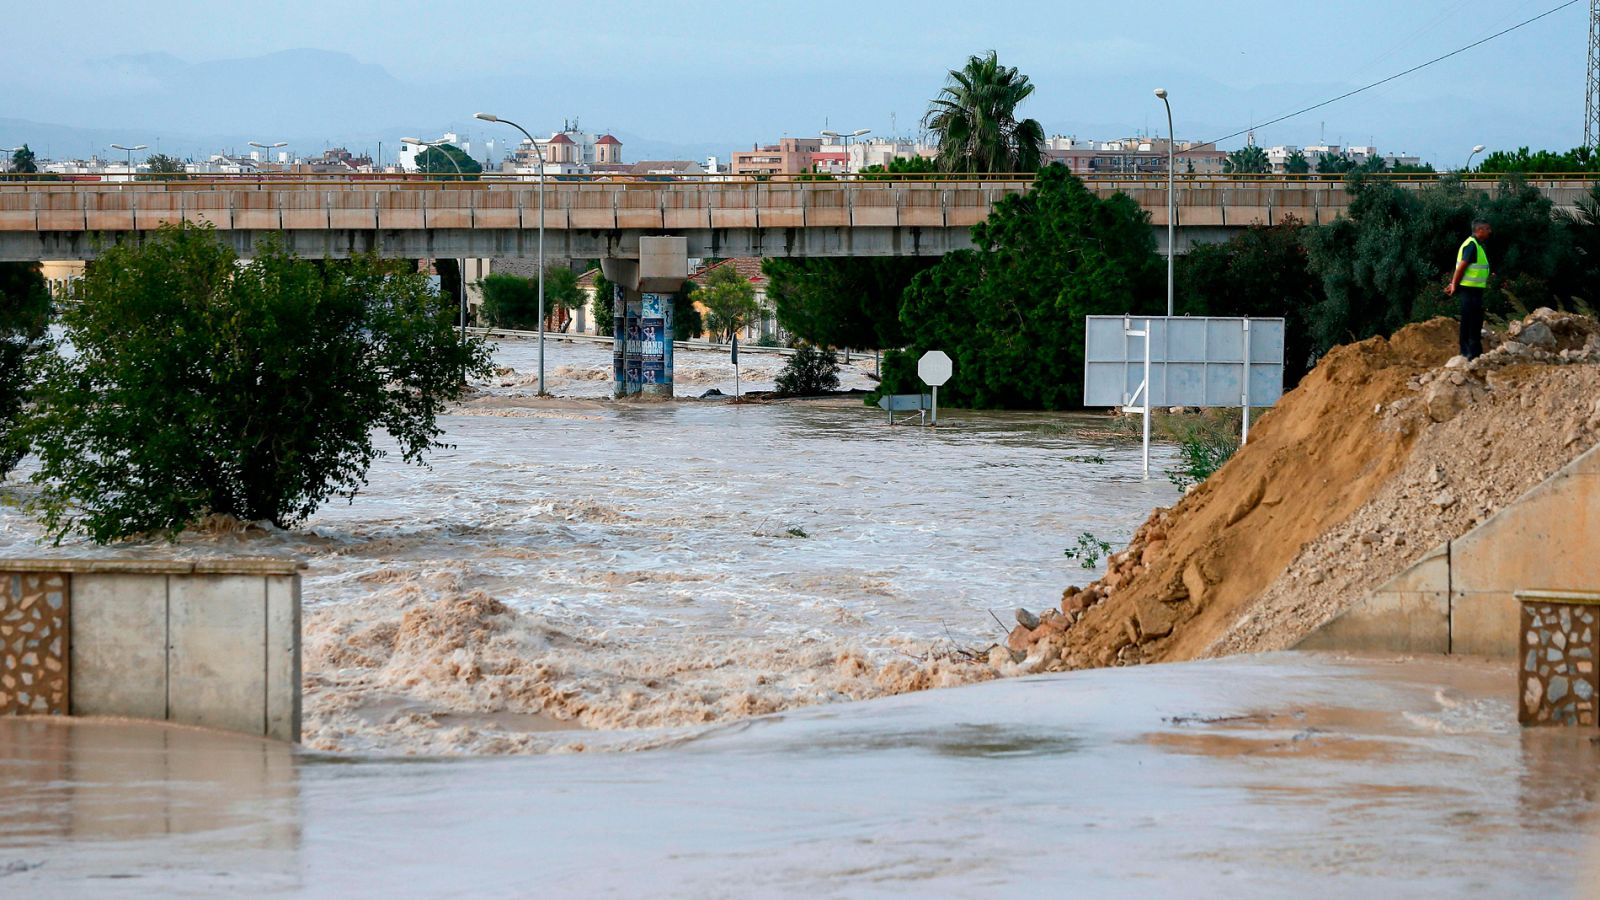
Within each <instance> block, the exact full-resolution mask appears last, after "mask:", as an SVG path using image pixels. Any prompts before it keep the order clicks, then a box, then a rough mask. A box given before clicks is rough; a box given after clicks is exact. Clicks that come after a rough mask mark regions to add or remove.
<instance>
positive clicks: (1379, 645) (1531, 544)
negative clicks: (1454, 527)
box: [1299, 446, 1600, 657]
mask: <svg viewBox="0 0 1600 900" xmlns="http://www.w3.org/2000/svg"><path fill="white" fill-rule="evenodd" d="M1597 589H1600V446H1597V447H1593V448H1591V449H1590V450H1589V451H1588V452H1586V453H1584V454H1583V455H1582V456H1579V457H1578V458H1577V459H1575V460H1573V461H1572V462H1571V463H1568V464H1567V466H1566V467H1564V468H1563V469H1561V471H1559V472H1557V473H1556V474H1554V475H1552V476H1550V477H1549V478H1547V479H1545V480H1544V481H1543V482H1541V483H1540V484H1539V485H1538V486H1536V487H1534V488H1533V489H1532V490H1530V491H1528V492H1527V493H1526V494H1523V495H1522V496H1521V497H1519V498H1517V500H1516V501H1515V502H1513V503H1512V504H1511V505H1509V506H1507V507H1505V508H1504V509H1502V510H1500V511H1499V512H1498V513H1496V514H1495V515H1494V516H1493V517H1491V518H1490V519H1489V520H1488V521H1486V522H1484V523H1482V524H1481V525H1479V526H1478V527H1476V528H1474V529H1472V530H1471V531H1469V532H1467V533H1466V534H1464V535H1462V536H1461V537H1459V538H1457V539H1456V540H1454V541H1450V542H1449V543H1447V544H1444V545H1443V546H1441V547H1439V548H1438V549H1436V550H1434V551H1433V552H1432V553H1430V554H1428V555H1427V556H1425V557H1424V558H1422V559H1421V560H1418V561H1417V562H1416V563H1415V564H1414V565H1412V566H1411V568H1409V569H1407V570H1406V571H1404V572H1402V573H1400V574H1399V575H1398V576H1396V577H1395V578H1394V579H1393V580H1391V581H1390V582H1389V583H1388V584H1385V585H1384V586H1383V587H1381V588H1379V589H1378V590H1376V591H1374V592H1373V594H1372V595H1371V596H1369V597H1367V598H1365V599H1363V600H1362V601H1361V602H1359V603H1357V604H1356V605H1355V606H1353V607H1351V608H1350V609H1348V610H1346V611H1345V612H1344V613H1343V614H1342V615H1340V616H1338V617H1337V618H1335V619H1333V620H1332V621H1330V622H1328V623H1327V624H1325V625H1323V626H1322V627H1321V628H1320V629H1318V630H1317V631H1316V632H1314V633H1313V634H1311V635H1310V636H1309V637H1307V638H1306V639H1305V640H1304V641H1302V642H1301V643H1300V645H1299V646H1300V648H1301V649H1306V650H1352V651H1371V652H1395V653H1459V654H1467V655H1474V656H1503V657H1512V656H1516V655H1517V654H1518V652H1519V649H1520V646H1521V645H1520V642H1519V636H1520V634H1521V631H1520V623H1519V616H1520V611H1519V607H1518V603H1517V599H1516V593H1517V592H1518V591H1569V592H1570V591H1578V592H1582V591H1595V590H1597Z"/></svg>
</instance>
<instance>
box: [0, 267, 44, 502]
mask: <svg viewBox="0 0 1600 900" xmlns="http://www.w3.org/2000/svg"><path fill="white" fill-rule="evenodd" d="M49 320H50V291H49V289H48V288H47V287H46V285H45V282H44V275H43V274H41V272H40V267H39V264H38V263H17V262H10V263H0V478H4V477H5V476H6V473H7V472H9V471H11V467H12V466H14V465H16V463H17V460H19V459H21V458H22V455H23V453H24V452H26V450H27V444H26V441H25V440H24V439H23V435H22V432H21V430H20V429H19V428H18V425H19V422H20V418H21V416H22V412H23V407H24V405H25V404H26V403H27V400H28V393H29V389H30V388H31V387H32V381H33V375H34V366H35V364H36V362H37V360H38V357H39V355H40V354H41V352H42V351H43V350H44V348H45V327H46V326H47V325H48V324H49Z"/></svg>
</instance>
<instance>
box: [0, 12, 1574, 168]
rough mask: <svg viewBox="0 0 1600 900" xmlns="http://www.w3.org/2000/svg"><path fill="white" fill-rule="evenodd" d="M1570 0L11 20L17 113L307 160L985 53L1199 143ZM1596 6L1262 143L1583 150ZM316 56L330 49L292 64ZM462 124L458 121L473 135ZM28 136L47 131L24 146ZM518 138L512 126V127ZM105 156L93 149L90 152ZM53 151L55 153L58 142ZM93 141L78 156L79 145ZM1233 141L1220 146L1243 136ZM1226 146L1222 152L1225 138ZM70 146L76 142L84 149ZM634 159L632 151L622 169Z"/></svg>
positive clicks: (844, 104)
mask: <svg viewBox="0 0 1600 900" xmlns="http://www.w3.org/2000/svg"><path fill="white" fill-rule="evenodd" d="M1559 2H1560V0H1497V2H1492V3H1476V4H1470V3H1459V2H1442V0H1399V2H1396V0H1381V2H1380V0H1322V2H1302V0H1277V2H1267V0H1250V2H1243V0H1211V2H1207V3H1194V2H1190V3H1176V2H1151V3H1106V2H1103V0H1098V2H1093V3H1078V2H1059V0H1057V2H1028V0H1024V2H993V3H988V4H983V3H976V4H975V3H971V2H960V3H958V2H945V0H917V2H914V3H892V2H891V3H883V2H878V3H857V4H822V5H818V4H810V5H799V4H788V3H785V4H768V3H762V2H759V0H758V2H754V3H746V4H738V3H729V2H726V0H725V2H720V3H708V2H689V0H676V2H675V0H653V2H650V3H646V4H639V5H638V9H640V10H643V11H642V12H635V11H634V9H635V7H634V5H632V4H594V3H589V4H581V5H580V4H556V3H543V4H540V3H525V2H500V0H479V2H457V3H453V4H452V3H438V2H430V3H422V4H411V3H404V2H395V0H386V2H382V3H377V2H364V0H343V2H339V3H329V2H327V0H318V2H308V0H278V2H273V3H250V4H220V3H216V2H206V3H200V2H194V3H191V2H139V0H133V2H129V0H119V2H116V3H111V2H100V0H79V2H76V3H73V4H71V6H70V11H71V14H70V15H65V14H63V13H62V8H61V7H59V6H58V5H54V4H48V3H26V4H16V5H14V6H13V8H11V9H8V10H7V12H6V13H5V18H4V20H5V22H6V30H7V32H8V40H7V42H6V44H7V48H6V49H7V59H6V63H7V65H6V70H7V71H6V82H7V88H6V90H5V91H4V94H3V96H0V120H6V122H5V125H4V127H3V128H0V140H6V141H14V140H24V139H27V138H28V135H27V134H26V133H24V132H26V131H27V129H28V128H29V127H32V126H27V125H20V124H18V123H17V122H16V121H14V120H27V121H28V122H36V123H48V124H53V125H65V126H71V127H72V128H76V129H97V130H98V131H96V134H111V133H116V134H126V135H128V138H127V139H129V140H148V139H149V136H150V135H155V136H162V135H165V136H167V139H168V140H169V141H174V142H176V141H178V140H179V139H181V138H182V137H184V136H189V137H192V138H196V139H202V140H209V139H212V138H216V137H219V136H226V137H228V138H229V139H235V138H239V137H244V136H259V137H260V138H261V139H263V140H271V139H276V138H283V139H290V140H293V141H297V142H300V143H301V144H305V143H309V142H315V143H317V144H321V143H323V142H326V141H333V142H347V143H352V144H360V143H361V142H363V141H371V140H380V139H381V140H393V139H395V138H397V137H398V136H399V135H400V134H401V133H403V131H402V129H416V130H423V131H428V132H431V133H437V132H438V131H440V130H442V129H444V128H447V127H450V126H452V125H454V126H459V127H462V128H466V129H468V130H469V131H470V132H471V133H472V134H474V135H485V134H493V133H494V131H493V129H490V128H488V127H487V126H478V125H475V124H473V123H471V119H470V117H471V114H472V113H473V112H474V111H476V110H479V109H488V110H490V111H493V112H496V113H498V114H500V115H502V116H505V117H507V118H513V119H517V120H518V121H520V122H521V123H522V124H523V125H525V126H527V127H529V128H530V129H531V130H534V131H535V132H539V131H548V130H550V129H552V128H558V127H559V126H560V123H561V121H562V119H563V118H567V117H572V116H578V117H581V120H582V123H583V125H584V126H585V127H587V128H595V129H602V130H609V131H616V132H619V133H623V134H626V135H630V136H634V137H635V138H636V139H644V140H647V141H649V142H654V143H656V144H660V145H664V146H666V145H678V146H679V147H680V148H681V149H682V150H683V151H684V152H685V153H688V152H690V151H691V150H694V149H698V148H710V149H709V151H708V152H718V151H719V150H720V152H723V153H725V152H726V151H727V150H730V149H733V148H735V147H742V146H748V145H749V144H751V143H754V142H756V141H765V140H772V139H776V138H777V137H779V136H781V135H783V134H815V133H816V131H817V130H819V129H820V128H822V127H824V121H826V122H827V123H828V124H830V125H831V126H832V127H834V128H836V129H839V130H844V129H855V128H871V129H873V131H874V133H877V134H882V133H885V132H887V131H888V130H889V129H890V127H891V115H893V116H894V120H893V121H894V122H895V124H896V125H897V128H898V131H899V132H900V133H902V134H914V133H915V131H916V123H917V120H918V119H919V117H920V116H921V114H922V113H923V112H924V111H925V109H926V107H927V100H928V98H930V97H932V96H933V95H934V94H935V93H937V91H938V89H939V87H940V86H941V85H942V83H943V81H944V77H945V72H946V70H948V69H950V68H954V67H956V66H959V65H960V64H961V63H962V62H963V60H964V59H965V57H966V56H968V55H969V54H972V53H976V52H981V51H985V50H988V49H990V48H993V49H996V50H998V51H999V52H1000V56H1001V60H1002V61H1003V62H1005V63H1007V64H1009V65H1015V66H1018V67H1019V68H1021V69H1022V71H1023V72H1025V73H1027V74H1028V75H1029V76H1031V77H1032V79H1033V81H1034V82H1035V84H1036V85H1037V88H1038V89H1037V91H1036V93H1035V95H1034V98H1033V99H1032V100H1031V101H1030V102H1029V104H1028V105H1027V106H1026V107H1025V109H1024V112H1025V113H1026V114H1028V115H1031V116H1033V117H1034V118H1037V119H1039V120H1040V121H1041V122H1043V123H1044V125H1045V127H1046V129H1047V131H1049V132H1050V133H1065V134H1076V135H1078V136H1080V137H1095V138H1112V137H1117V136H1123V135H1125V134H1126V133H1131V132H1134V131H1139V130H1145V129H1148V130H1151V131H1165V128H1166V122H1165V118H1164V116H1165V114H1164V112H1163V111H1162V108H1161V104H1160V102H1159V101H1157V100H1156V99H1155V98H1154V97H1153V96H1152V95H1151V89H1152V88H1154V87H1157V86H1164V87H1167V88H1168V89H1169V90H1170V91H1171V93H1172V100H1173V109H1174V113H1175V115H1176V117H1177V131H1178V136H1179V137H1180V138H1192V139H1214V138H1217V137H1220V136H1222V135H1223V134H1226V133H1229V132H1233V131H1237V130H1240V129H1243V128H1245V127H1247V126H1249V125H1250V124H1251V123H1252V122H1253V121H1257V122H1259V121H1264V120H1267V119H1270V118H1273V117H1275V116H1277V115H1280V114H1282V113H1285V112H1289V111H1291V110H1293V109H1296V108H1298V107H1300V106H1304V105H1308V104H1310V103H1313V102H1316V101H1319V100H1323V99H1326V98H1328V97H1331V96H1334V95H1336V94H1338V93H1341V92H1343V91H1345V90H1348V89H1350V88H1352V87H1355V86H1358V85H1360V84H1363V83H1366V82H1369V81H1374V80H1376V79H1378V78H1381V77H1383V76H1385V75H1389V74H1393V73H1394V72H1397V71H1400V70H1402V69H1405V68H1408V67H1410V66H1412V65H1415V64H1417V63H1419V62H1423V61H1425V60H1427V59H1429V58H1432V57H1434V56H1437V55H1440V54H1442V53H1444V52H1447V51H1449V50H1452V49H1455V48H1457V47H1459V46H1462V45H1464V44H1467V43H1470V42H1472V41H1474V40H1477V39H1479V38H1481V37H1485V36H1487V35H1488V34H1490V33H1492V32H1494V31H1498V30H1499V29H1501V28H1503V27H1505V26H1507V25H1510V24H1513V23H1515V22H1517V21H1520V20H1521V19H1525V18H1528V17H1529V16H1532V15H1534V14H1536V13H1538V12H1543V11H1544V10H1546V9H1549V8H1551V7H1554V6H1556V5H1557V4H1558V3H1559ZM1587 13H1588V10H1587V4H1585V3H1576V4H1574V5H1572V6H1569V7H1567V8H1566V9H1563V10H1562V11H1560V12H1558V13H1556V14H1555V15H1553V16H1550V17H1549V18H1547V19H1544V20H1542V21H1540V22H1538V23H1535V24H1533V25H1531V26H1529V27H1527V28H1525V29H1523V30H1521V31H1518V32H1516V33H1514V34H1511V35H1508V36H1506V37H1504V38H1501V39H1499V40H1497V41H1495V42H1492V43H1490V44H1488V45H1485V46H1484V47H1481V48H1478V49H1477V50H1473V51H1470V52H1469V53H1467V54H1464V55H1462V56H1458V57H1456V58H1454V59H1452V60H1449V61H1446V62H1444V63H1441V64H1439V65H1437V66H1435V67H1433V68H1431V69H1429V70H1425V71H1424V72H1422V73H1419V74H1417V75H1413V76H1409V77H1407V78H1405V79H1402V80H1400V81H1398V82H1394V83H1391V84H1389V85H1387V86H1385V87H1383V88H1380V89H1377V90H1375V91H1372V92H1369V93H1367V94H1364V95H1361V96H1358V97H1356V98H1352V99H1350V100H1346V101H1342V102H1341V103H1338V104H1336V105H1334V106H1332V107H1330V108H1327V109H1325V110H1322V111H1319V112H1316V113H1312V114H1309V115H1307V116H1305V117H1304V118H1301V119H1298V120H1295V121H1291V122H1287V123H1284V124H1281V125H1277V126H1273V127H1270V128H1264V129H1262V130H1261V131H1260V132H1259V133H1258V135H1257V140H1258V142H1259V143H1263V144H1267V145H1271V144H1277V143H1294V144H1308V143H1315V142H1317V141H1318V140H1319V139H1320V138H1322V137H1323V136H1324V135H1326V138H1327V140H1328V141H1331V142H1339V143H1344V144H1356V143H1362V144H1364V143H1368V142H1369V141H1375V142H1376V143H1377V144H1378V145H1379V146H1380V147H1381V148H1383V149H1385V150H1407V151H1411V152H1414V153H1420V154H1422V155H1424V156H1425V157H1427V158H1429V159H1431V160H1432V161H1434V162H1435V163H1440V164H1444V165H1450V164H1456V163H1459V162H1460V160H1461V159H1462V158H1463V157H1464V156H1465V155H1466V153H1467V151H1468V149H1470V147H1471V146H1472V145H1473V144H1475V143H1480V142H1481V143H1486V144H1489V145H1490V146H1491V147H1505V146H1515V145H1517V144H1531V145H1533V146H1536V147H1551V148H1563V149H1564V148H1568V147H1571V146H1573V145H1576V144H1578V143H1580V142H1581V140H1582V126H1583V103H1584V68H1585V62H1586V58H1585V57H1586V51H1587V28H1588V25H1587ZM303 50H315V51H325V52H322V53H288V54H286V55H276V54H285V51H303ZM469 126H470V127H469ZM35 130H37V129H35ZM508 136H509V135H508ZM97 139H98V138H97ZM63 140H64V139H63ZM86 140H87V139H86ZM1241 142H1242V139H1236V140H1234V141H1232V142H1229V143H1230V144H1231V145H1234V146H1236V145H1238V144H1239V143H1241ZM1225 146H1227V145H1225ZM77 152H81V151H77ZM629 158H637V156H636V155H635V154H631V153H630V154H629Z"/></svg>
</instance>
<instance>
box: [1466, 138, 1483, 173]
mask: <svg viewBox="0 0 1600 900" xmlns="http://www.w3.org/2000/svg"><path fill="white" fill-rule="evenodd" d="M1483 151H1484V146H1483V145H1482V144H1479V145H1478V146H1476V147H1473V148H1472V152H1471V153H1468V154H1467V164H1466V165H1464V166H1462V167H1461V171H1463V172H1467V171H1470V170H1471V169H1472V158H1473V157H1474V156H1477V155H1478V154H1479V153H1482V152H1483Z"/></svg>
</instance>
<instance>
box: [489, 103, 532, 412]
mask: <svg viewBox="0 0 1600 900" xmlns="http://www.w3.org/2000/svg"><path fill="white" fill-rule="evenodd" d="M472 117H473V118H474V119H482V120H483V121H485V122H499V123H500V124H502V125H510V126H511V127H512V128H515V129H516V130H518V131H520V132H522V136H523V137H525V138H527V139H528V143H530V144H532V145H533V152H534V153H535V154H536V155H537V156H538V158H539V393H540V394H541V395H543V394H544V166H545V163H544V150H543V149H541V148H540V147H539V142H538V141H536V140H534V139H533V135H531V134H529V133H528V129H526V128H523V127H522V126H521V125H518V124H517V123H515V122H513V121H511V120H509V119H502V118H500V117H499V116H497V115H495V114H493V113H484V112H481V113H473V114H472Z"/></svg>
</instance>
